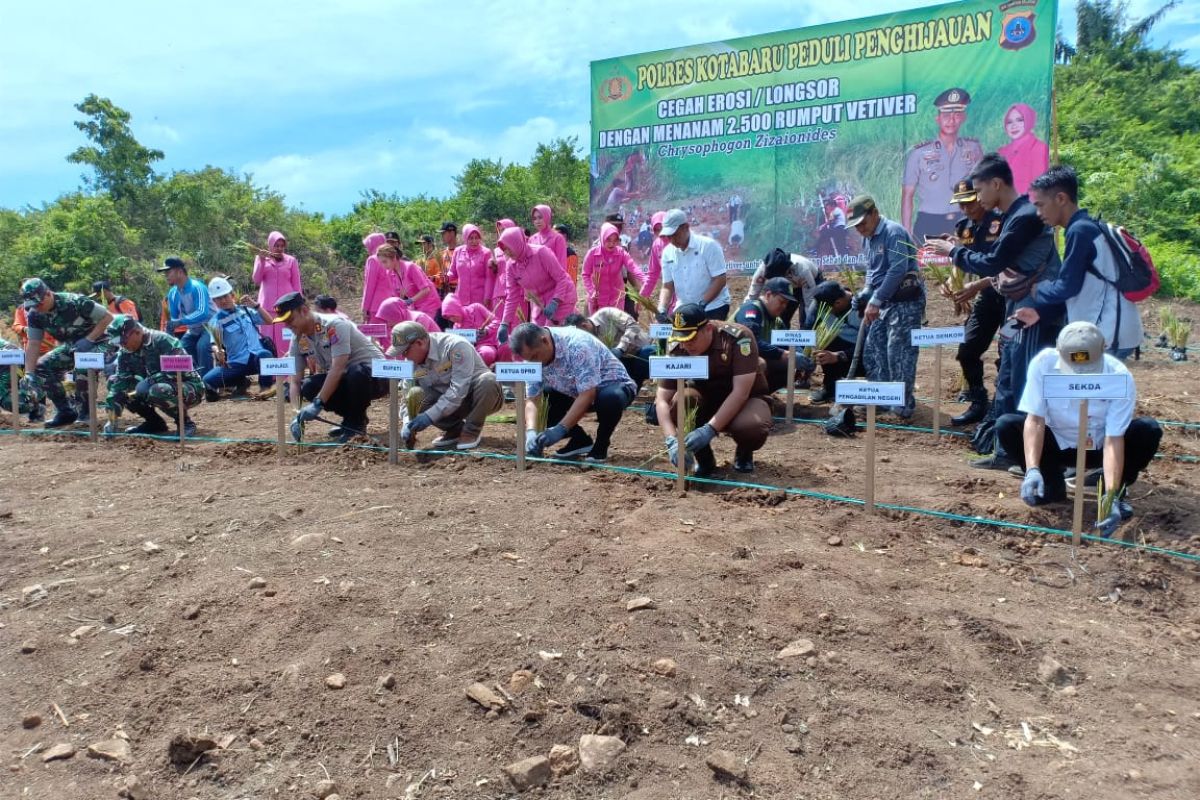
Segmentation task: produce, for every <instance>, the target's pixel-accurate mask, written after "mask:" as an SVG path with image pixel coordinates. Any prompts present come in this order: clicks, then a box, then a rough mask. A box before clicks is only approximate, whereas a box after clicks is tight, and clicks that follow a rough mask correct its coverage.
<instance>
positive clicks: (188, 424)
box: [183, 416, 196, 439]
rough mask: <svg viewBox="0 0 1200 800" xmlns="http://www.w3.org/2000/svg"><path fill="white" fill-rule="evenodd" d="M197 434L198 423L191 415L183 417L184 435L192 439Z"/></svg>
mask: <svg viewBox="0 0 1200 800" xmlns="http://www.w3.org/2000/svg"><path fill="white" fill-rule="evenodd" d="M195 435H196V423H195V422H193V421H192V418H191V417H187V416H185V417H184V418H183V436H184V438H186V439H190V438H192V437H193V436H195Z"/></svg>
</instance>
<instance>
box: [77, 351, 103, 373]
mask: <svg viewBox="0 0 1200 800" xmlns="http://www.w3.org/2000/svg"><path fill="white" fill-rule="evenodd" d="M75 369H104V353H76V354H75Z"/></svg>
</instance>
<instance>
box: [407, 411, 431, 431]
mask: <svg viewBox="0 0 1200 800" xmlns="http://www.w3.org/2000/svg"><path fill="white" fill-rule="evenodd" d="M432 424H433V420H431V419H430V418H429V415H428V414H426V413H425V412H424V411H422V412H421V413H420V414H417V415H416V416H415V417H413V418H412V421H411V422H409V423H408V432H409V433H410V434H413V433H420V432H421V431H423V430H425V429H426V428H428V427H429V426H430V425H432Z"/></svg>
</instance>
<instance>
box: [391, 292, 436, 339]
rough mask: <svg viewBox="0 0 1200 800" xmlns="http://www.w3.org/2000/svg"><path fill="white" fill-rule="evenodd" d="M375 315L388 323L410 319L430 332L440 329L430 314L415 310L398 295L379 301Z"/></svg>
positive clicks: (392, 323) (393, 323)
mask: <svg viewBox="0 0 1200 800" xmlns="http://www.w3.org/2000/svg"><path fill="white" fill-rule="evenodd" d="M375 316H377V317H378V318H379V319H381V320H383V321H384V322H385V323H387V324H388V325H395V324H396V323H398V322H408V321H410V320H411V321H413V322H416V323H417V324H419V325H420V326H421V327H422V328H424V329H425V330H427V331H429V332H430V333H437V332H439V331H441V328H439V327H438V324H437V323H436V322H434V321H433V318H432V317H431V316H429V315H428V314H426V313H425V312H423V311H416V310H415V309H411V308H409V307H408V305H407V304H405V302H404V301H403V300H401V299H400V298H399V297H389V298H388V299H387V300H384V301H383V302H382V303H380V304H379V308H378V309H376V311H375Z"/></svg>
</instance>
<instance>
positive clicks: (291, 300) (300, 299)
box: [271, 292, 304, 322]
mask: <svg viewBox="0 0 1200 800" xmlns="http://www.w3.org/2000/svg"><path fill="white" fill-rule="evenodd" d="M302 305H304V295H303V294H301V293H300V292H288V293H287V294H285V295H284V296H283V297H281V298H279V299H278V300H276V301H275V318H274V319H272V320H271V322H287V321H288V320H289V319H291V316H292V312H293V311H295V310H296V309H297V308H300V306H302Z"/></svg>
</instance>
